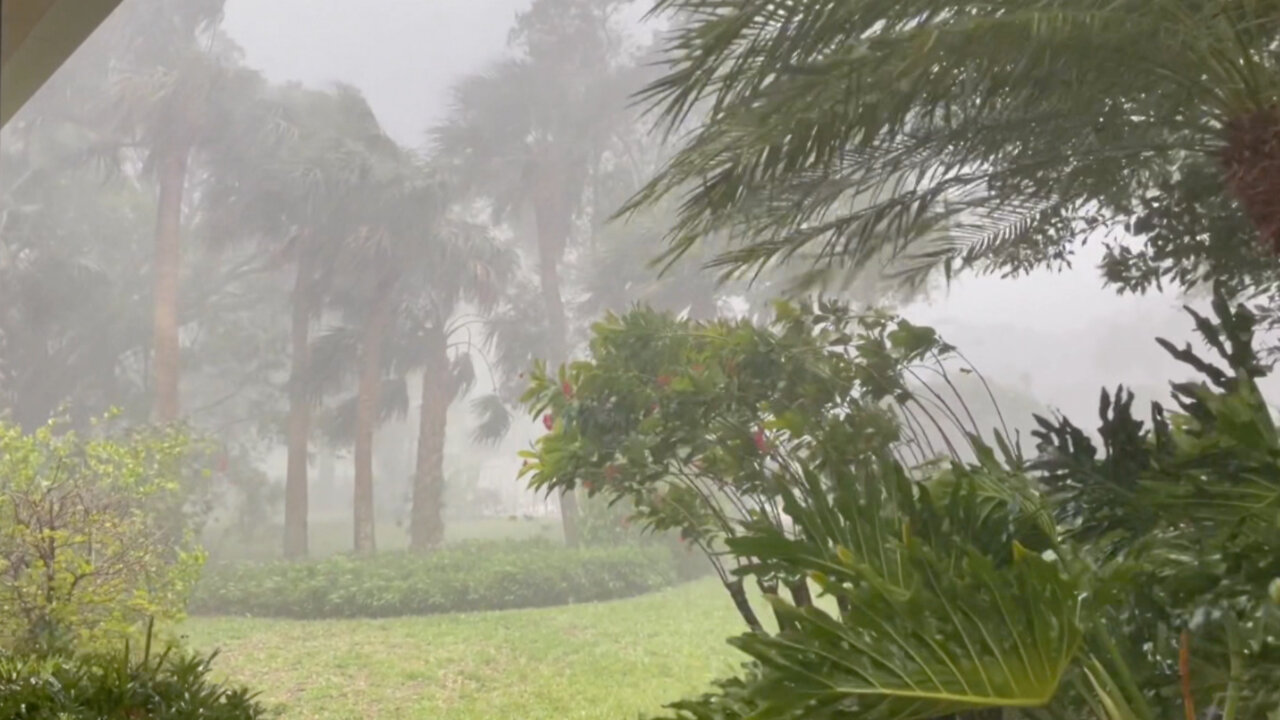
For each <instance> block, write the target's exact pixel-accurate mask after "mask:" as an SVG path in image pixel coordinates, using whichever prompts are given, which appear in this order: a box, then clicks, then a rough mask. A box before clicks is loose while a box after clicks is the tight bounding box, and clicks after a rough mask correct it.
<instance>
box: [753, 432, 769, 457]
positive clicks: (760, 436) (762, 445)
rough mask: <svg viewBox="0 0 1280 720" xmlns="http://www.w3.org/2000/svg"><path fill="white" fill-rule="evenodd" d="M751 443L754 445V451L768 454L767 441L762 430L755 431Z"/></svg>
mask: <svg viewBox="0 0 1280 720" xmlns="http://www.w3.org/2000/svg"><path fill="white" fill-rule="evenodd" d="M751 440H752V442H754V443H755V444H756V449H757V450H759V451H760V452H762V453H767V452H769V440H768V438H766V437H765V435H764V430H756V433H755V435H752V436H751Z"/></svg>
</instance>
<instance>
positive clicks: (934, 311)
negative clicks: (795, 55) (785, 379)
mask: <svg viewBox="0 0 1280 720" xmlns="http://www.w3.org/2000/svg"><path fill="white" fill-rule="evenodd" d="M528 2H529V0H230V1H229V2H228V4H227V14H226V25H225V27H226V30H227V32H228V33H229V34H230V35H231V36H232V37H234V38H235V39H236V40H237V41H239V42H240V44H241V45H243V47H244V49H245V54H246V60H247V62H248V63H249V64H250V65H252V66H254V67H257V68H259V69H260V70H262V71H263V72H264V73H266V75H267V76H268V77H270V78H272V79H275V80H297V81H302V82H304V83H308V84H317V85H319V84H324V83H327V82H332V81H343V82H347V83H351V84H353V85H355V86H356V87H359V88H360V89H361V90H363V91H364V93H365V95H366V97H368V99H369V102H370V104H371V105H372V106H373V108H374V111H375V112H376V113H377V114H378V116H379V118H380V119H381V120H382V122H383V124H384V126H385V127H386V128H387V130H388V132H390V133H391V134H392V135H393V136H395V137H396V138H397V139H399V140H400V141H401V142H404V143H406V144H409V145H414V146H418V145H420V144H421V143H422V141H423V139H424V133H425V130H426V128H428V127H429V126H430V125H431V124H432V123H433V122H435V121H437V120H438V119H439V118H440V117H441V116H442V114H443V113H444V112H445V111H447V109H448V89H449V87H450V85H451V84H452V83H453V82H454V81H456V80H457V79H458V78H459V77H460V76H462V75H465V74H467V73H470V72H475V71H477V70H479V69H481V68H482V67H483V66H484V65H485V64H486V63H487V62H489V61H491V60H493V59H494V58H497V57H499V56H500V55H501V54H502V53H503V51H504V49H505V45H506V40H507V34H508V31H509V28H510V25H511V21H512V20H513V18H514V16H515V13H516V12H517V11H518V10H519V9H522V8H523V7H526V6H527V5H528ZM1090 257H1091V258H1092V259H1086V260H1085V261H1083V262H1082V263H1081V264H1080V267H1077V268H1076V269H1075V270H1073V271H1070V272H1066V273H1062V274H1059V275H1052V274H1048V273H1037V274H1036V275H1034V276H1031V277H1029V278H1025V279H1021V280H1016V281H1009V280H1001V279H998V278H976V279H975V278H970V279H966V280H963V281H961V282H959V283H957V284H956V285H954V286H953V287H952V288H951V289H950V290H949V291H947V292H945V293H937V294H935V296H934V297H932V298H930V300H929V301H928V302H927V303H918V304H916V305H914V306H912V307H910V308H908V309H907V312H908V314H909V315H910V316H911V317H912V318H913V319H915V320H917V321H918V322H925V323H931V324H934V325H935V326H936V327H938V328H939V329H940V330H941V331H942V332H943V334H944V336H946V337H948V338H949V339H950V340H951V341H952V342H954V343H956V344H957V345H959V346H960V347H961V348H962V349H964V350H965V352H966V353H967V354H968V355H969V356H970V357H971V358H972V359H973V360H974V361H975V362H976V364H977V365H978V366H979V367H980V368H981V369H982V370H983V371H984V372H986V373H988V374H990V375H999V376H1001V377H1002V378H1005V379H1007V380H1008V381H1010V382H1012V383H1014V384H1024V383H1025V386H1026V387H1028V389H1031V390H1032V391H1033V392H1035V394H1036V395H1037V396H1038V397H1039V398H1040V399H1041V400H1042V401H1044V402H1046V403H1048V404H1051V405H1053V406H1056V407H1059V408H1061V409H1063V410H1066V411H1068V412H1070V413H1072V414H1073V415H1076V416H1077V417H1078V418H1079V419H1080V420H1084V419H1085V418H1086V417H1091V416H1092V414H1093V412H1094V408H1095V407H1096V397H1097V390H1098V388H1099V386H1101V385H1103V384H1106V385H1115V384H1116V383H1118V382H1124V383H1126V384H1135V385H1138V386H1148V387H1152V388H1153V389H1156V388H1160V387H1163V385H1164V382H1165V380H1166V379H1167V378H1170V377H1178V376H1181V375H1182V374H1183V373H1182V372H1181V371H1180V369H1179V368H1178V366H1177V365H1176V364H1174V363H1172V362H1171V361H1169V360H1168V359H1167V358H1166V357H1165V356H1164V354H1163V352H1162V351H1161V350H1160V349H1159V348H1158V347H1157V346H1156V345H1155V343H1154V342H1153V340H1152V338H1153V336H1154V335H1155V334H1157V333H1159V334H1163V335H1166V336H1169V337H1171V338H1174V339H1178V340H1181V339H1182V338H1184V337H1187V336H1188V335H1189V323H1188V322H1187V321H1186V319H1185V316H1183V315H1182V313H1181V310H1180V302H1179V300H1178V299H1177V298H1176V297H1172V296H1168V295H1155V296H1147V297H1132V296H1128V297H1118V296H1116V295H1115V294H1114V293H1111V292H1110V291H1107V290H1105V289H1103V288H1102V285H1101V281H1100V280H1099V278H1098V274H1097V273H1096V271H1094V269H1093V264H1094V262H1095V260H1096V250H1095V251H1093V252H1091V253H1090Z"/></svg>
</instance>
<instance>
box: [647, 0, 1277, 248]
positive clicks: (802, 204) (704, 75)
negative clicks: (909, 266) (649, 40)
mask: <svg viewBox="0 0 1280 720" xmlns="http://www.w3.org/2000/svg"><path fill="white" fill-rule="evenodd" d="M656 9H657V10H658V11H660V12H670V13H673V14H675V15H676V16H677V22H678V25H677V27H676V28H675V29H674V30H673V32H672V33H671V35H670V38H669V40H668V44H667V49H668V51H669V52H670V56H669V59H670V64H669V65H668V72H667V73H666V74H665V76H664V77H662V78H661V79H660V80H658V81H656V82H654V83H653V84H651V85H650V87H649V88H648V89H647V90H646V92H645V94H644V98H645V99H646V100H647V101H648V102H649V103H651V104H652V106H653V107H654V108H655V109H656V110H657V111H658V112H659V114H660V115H661V117H662V120H663V122H664V124H665V125H666V126H667V127H668V128H671V129H678V128H680V127H682V123H684V122H685V121H686V120H687V119H689V118H691V117H698V116H699V115H700V114H705V118H704V121H703V122H701V124H700V125H698V126H697V127H696V128H695V129H693V130H692V131H691V132H690V133H689V135H688V137H687V139H686V141H685V142H684V144H683V146H682V148H681V150H680V151H679V153H678V154H677V155H676V156H675V157H674V158H673V159H672V160H671V162H670V163H668V164H667V166H666V167H665V168H664V170H663V171H662V172H661V173H660V174H659V175H658V176H657V177H656V178H655V179H654V180H653V181H652V183H650V185H649V186H648V187H647V188H646V189H645V190H644V191H643V192H642V193H640V194H638V195H637V196H636V198H634V199H633V202H632V203H631V205H630V207H631V208H636V207H639V206H641V205H644V204H646V203H650V202H654V201H656V200H657V199H658V198H661V197H666V196H670V195H672V194H673V193H678V194H681V195H682V204H681V211H680V218H679V222H678V224H677V226H676V229H675V231H674V232H673V233H672V235H671V236H670V240H671V245H670V248H669V253H671V254H673V255H678V254H680V253H683V252H685V251H687V250H688V249H689V248H690V247H691V246H692V245H694V244H695V243H697V242H699V240H700V239H701V238H703V237H705V236H707V235H708V234H710V233H712V232H716V231H727V232H729V233H731V234H732V235H734V236H735V237H736V238H737V239H738V243H739V244H738V245H737V246H735V247H734V248H732V249H731V250H729V251H727V252H723V253H721V254H720V255H719V256H718V257H717V258H716V259H715V261H714V264H716V265H718V266H720V267H722V268H725V269H726V270H728V271H742V270H747V269H750V268H757V267H760V266H762V265H766V264H769V263H772V262H775V261H783V260H788V259H801V260H805V261H808V262H810V263H814V264H818V265H823V266H834V267H843V268H847V267H859V266H862V265H865V264H866V263H867V261H868V259H869V258H871V257H872V256H873V255H874V254H875V253H877V252H881V251H883V250H885V249H886V248H888V249H890V250H892V251H893V252H895V253H898V254H904V255H906V256H909V257H910V258H912V259H913V260H915V261H916V262H917V263H918V267H919V268H920V269H928V268H931V267H934V266H936V264H937V263H939V262H941V263H944V264H950V265H953V266H965V265H974V264H985V265H986V266H987V267H995V268H999V269H1003V270H1010V271H1018V270H1024V269H1026V268H1028V267H1031V266H1035V265H1039V264H1044V263H1053V262H1055V261H1063V260H1066V259H1067V258H1068V257H1069V255H1070V250H1071V244H1072V243H1071V241H1072V240H1074V239H1076V238H1079V237H1080V236H1081V234H1082V233H1083V232H1087V231H1090V230H1093V229H1096V228H1099V227H1105V226H1109V225H1111V224H1113V223H1114V222H1115V221H1117V220H1121V219H1124V218H1126V217H1128V216H1129V215H1130V214H1132V212H1133V211H1134V209H1135V208H1136V206H1137V203H1138V201H1139V200H1140V199H1145V198H1148V197H1154V196H1156V195H1158V193H1156V192H1155V191H1156V190H1157V189H1159V188H1160V187H1161V185H1162V183H1166V182H1168V181H1171V180H1173V179H1176V178H1178V177H1181V176H1183V175H1184V174H1185V172H1186V168H1189V167H1192V166H1195V165H1197V164H1199V165H1203V164H1204V163H1206V162H1207V163H1215V164H1216V165H1217V166H1218V168H1219V172H1220V173H1221V176H1222V178H1223V179H1222V181H1221V183H1220V185H1219V187H1218V192H1219V193H1229V194H1230V195H1231V196H1232V197H1234V198H1235V200H1236V201H1237V204H1238V206H1239V208H1240V209H1241V210H1242V211H1243V214H1244V215H1245V216H1247V218H1248V219H1249V220H1250V221H1251V223H1252V225H1253V227H1254V228H1255V229H1256V231H1257V233H1258V235H1259V236H1260V240H1261V245H1262V246H1264V247H1265V248H1266V249H1267V250H1270V251H1273V250H1275V249H1276V248H1277V247H1278V246H1280V204H1277V203H1275V202H1274V198H1275V197H1277V196H1280V174H1277V173H1276V172H1275V170H1274V168H1276V167H1280V164H1278V163H1277V160H1278V159H1280V157H1278V154H1280V149H1278V148H1280V144H1277V143H1275V142H1274V140H1273V138H1275V137H1277V136H1278V135H1280V110H1277V107H1280V103H1278V102H1277V101H1278V100H1280V73H1278V72H1277V69H1278V68H1277V56H1276V54H1275V53H1274V50H1273V48H1274V47H1275V42H1276V40H1277V30H1280V13H1278V12H1277V5H1276V3H1274V2H1271V1H1270V0H1228V1H1227V2H1207V1H1206V0H1121V1H1120V2H1114V1H1112V0H1069V1H1068V0H1051V1H1049V2H1030V1H1025V2H1000V3H983V4H977V5H975V4H973V3H968V2H958V1H956V0H918V1H912V2H879V1H876V0H873V1H870V2H845V1H843V0H807V1H805V2H765V1H764V0H750V1H748V2H743V3H732V4H727V3H720V2H714V1H713V0H658V2H656Z"/></svg>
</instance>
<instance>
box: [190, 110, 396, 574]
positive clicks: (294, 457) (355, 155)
mask: <svg viewBox="0 0 1280 720" xmlns="http://www.w3.org/2000/svg"><path fill="white" fill-rule="evenodd" d="M259 122H261V123H265V124H271V125H274V128H273V129H272V130H271V131H270V132H264V133H262V134H261V135H260V136H259V137H260V141H259V142H255V143H241V144H240V145H239V146H238V147H236V148H229V149H228V150H229V151H227V152H222V153H219V154H218V155H217V156H216V160H217V162H218V165H219V167H218V168H217V169H216V171H215V173H214V175H215V178H214V181H213V182H212V187H211V188H209V189H208V190H207V191H206V196H207V198H208V199H207V204H210V205H213V206H215V207H216V208H217V210H218V211H219V212H220V216H221V217H222V218H224V220H225V222H224V223H220V224H219V225H220V226H221V225H224V224H225V225H229V226H231V227H226V228H224V227H219V228H218V229H217V230H215V232H214V234H215V236H218V235H220V236H221V237H223V238H224V239H225V238H232V237H235V236H236V234H237V233H239V234H241V235H243V234H245V233H246V231H247V234H248V235H249V236H250V237H248V238H246V239H248V240H250V241H251V242H254V243H256V244H257V245H259V246H260V247H262V249H263V251H264V252H265V253H266V254H267V255H268V257H269V258H271V259H272V260H273V261H275V262H283V261H285V260H287V261H289V262H291V263H292V265H293V268H294V279H293V283H292V290H291V292H290V300H289V302H290V342H289V347H290V351H289V353H290V367H289V380H288V397H289V410H288V417H287V420H286V423H285V426H286V427H285V435H286V443H287V448H288V460H287V469H286V474H285V496H284V497H285V530H284V554H285V556H286V557H302V556H305V555H306V554H307V546H308V536H307V507H308V480H307V462H308V440H309V437H310V434H311V404H312V393H311V392H310V390H309V388H308V377H309V375H310V362H311V359H310V342H311V338H310V333H311V325H312V323H313V321H314V320H315V318H316V315H317V314H318V312H319V311H320V309H321V300H322V296H323V293H324V285H325V279H326V278H327V277H329V276H331V275H332V273H333V272H335V268H334V259H335V255H336V252H337V248H338V247H339V246H340V245H341V243H342V242H343V241H344V240H345V239H346V237H345V234H347V233H351V232H354V231H355V227H354V226H352V225H351V223H350V218H351V217H353V216H354V215H355V214H356V213H357V210H356V209H355V208H353V207H352V201H353V200H355V199H357V198H359V197H361V196H360V195H359V194H358V193H356V192H355V190H356V188H357V186H358V184H359V183H360V182H362V178H363V177H364V175H365V174H366V173H367V172H368V171H369V166H370V163H371V162H372V159H371V154H372V153H376V152H377V150H378V146H379V145H380V144H381V142H382V141H381V140H380V139H379V138H380V137H381V130H380V129H379V127H378V123H377V120H376V119H375V118H374V116H373V112H372V110H371V109H370V108H369V106H368V104H367V103H366V102H365V100H364V98H363V97H362V96H361V95H360V93H359V92H358V91H356V90H354V89H353V88H350V87H346V86H338V87H336V88H334V89H332V90H329V91H322V90H312V89H307V88H303V87H301V86H292V85H290V86H285V87H281V88H277V89H273V91H272V92H271V93H270V97H269V100H268V102H266V103H265V112H264V113H263V115H262V117H261V118H260V119H259ZM370 143H372V145H370Z"/></svg>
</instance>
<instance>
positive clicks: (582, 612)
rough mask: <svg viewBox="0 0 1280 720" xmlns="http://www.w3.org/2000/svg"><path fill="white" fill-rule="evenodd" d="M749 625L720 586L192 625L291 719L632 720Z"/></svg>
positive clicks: (226, 668) (699, 671) (223, 662)
mask: <svg viewBox="0 0 1280 720" xmlns="http://www.w3.org/2000/svg"><path fill="white" fill-rule="evenodd" d="M761 609H763V608H761ZM741 631H742V626H741V620H740V619H739V618H738V617H737V615H736V613H735V612H734V610H733V606H732V604H731V602H730V601H729V598H728V596H727V595H725V594H724V591H723V590H722V589H721V588H720V586H719V583H717V582H716V581H715V580H703V581H699V582H696V583H692V584H688V585H684V586H681V587H677V588H673V589H671V590H667V591H664V592H660V593H655V594H653V595H648V596H644V597H640V598H634V599H631V600H622V601H617V602H611V603H599V604H592V605H573V606H567V607H559V608H545V609H539V610H515V611H509V612H499V613H474V614H462V615H442V616H434V617H423V618H404V619H395V620H343V621H332V620H326V621H311V622H306V621H281V620H246V619H231V618H199V619H193V620H191V621H190V622H189V623H188V624H187V627H186V629H185V633H186V635H187V636H188V637H189V638H190V641H191V644H192V645H193V646H195V647H196V648H200V649H212V648H215V647H220V648H221V649H222V654H221V655H220V656H219V658H218V660H217V661H216V664H215V667H216V668H217V669H218V671H219V672H221V673H225V674H226V675H227V676H229V677H231V678H233V679H235V680H238V681H242V682H244V683H247V684H250V685H252V686H253V687H254V688H258V689H261V690H262V697H263V699H264V700H265V701H266V702H267V703H269V704H271V705H274V706H280V705H283V713H282V715H281V717H282V718H284V719H285V720H302V719H303V718H306V719H308V720H348V719H353V720H355V719H358V720H364V719H365V718H389V719H400V718H404V719H406V720H412V719H414V718H424V719H429V720H499V719H501V720H506V719H507V718H511V719H512V720H571V719H573V718H590V719H592V720H595V719H597V718H609V719H611V720H629V719H630V718H635V717H637V716H641V715H645V714H649V713H654V712H657V711H659V710H660V709H661V706H662V705H663V704H664V703H666V702H669V701H671V700H675V699H678V698H680V697H683V696H686V695H690V694H694V693H697V692H699V691H701V690H703V689H705V688H706V686H707V683H708V681H710V680H711V679H713V678H715V677H719V676H722V675H726V674H729V673H731V672H733V670H734V669H735V668H736V667H737V663H738V659H739V656H738V655H737V654H736V653H735V651H733V650H732V649H731V648H729V647H728V646H727V645H726V644H725V642H724V640H725V638H726V637H729V636H730V635H735V634H737V633H739V632H741Z"/></svg>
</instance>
